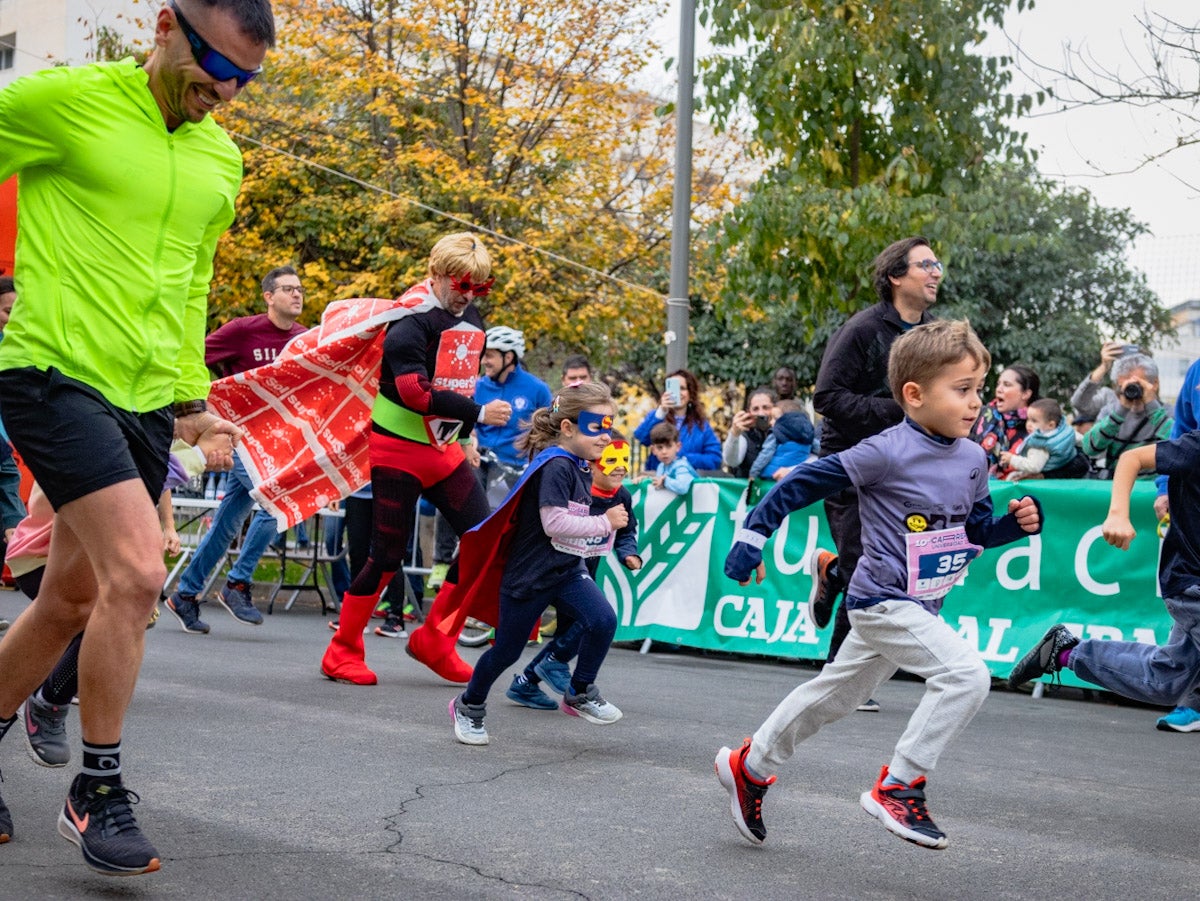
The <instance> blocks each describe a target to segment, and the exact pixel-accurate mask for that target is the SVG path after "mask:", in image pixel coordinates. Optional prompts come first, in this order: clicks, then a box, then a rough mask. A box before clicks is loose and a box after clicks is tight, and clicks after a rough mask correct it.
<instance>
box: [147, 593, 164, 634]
mask: <svg viewBox="0 0 1200 901" xmlns="http://www.w3.org/2000/svg"><path fill="white" fill-rule="evenodd" d="M159 599H160V600H161V598H159ZM158 614H159V609H158V604H155V605H154V609H153V610H151V611H150V622H148V623H146V628H147V629H153V628H154V625H155V623H157V622H158Z"/></svg>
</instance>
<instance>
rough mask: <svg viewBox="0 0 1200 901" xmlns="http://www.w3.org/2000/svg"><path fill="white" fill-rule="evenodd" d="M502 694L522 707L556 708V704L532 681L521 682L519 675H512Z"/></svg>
mask: <svg viewBox="0 0 1200 901" xmlns="http://www.w3.org/2000/svg"><path fill="white" fill-rule="evenodd" d="M504 696H505V697H506V698H508V699H509V700H510V701H516V702H517V703H518V704H520V705H521V706H522V707H532V708H533V709H534V710H556V709H558V704H557V703H555V701H554V699H553V698H552V697H550V695H548V694H546V693H545V692H544V691H542V690H541V689H540V688H538V687H537V686H536V685H534V684H533V683H532V682H523V681H521V677H520V676H519V675H518V676H513V680H512V685H510V686H508V691H506V692H505V693H504Z"/></svg>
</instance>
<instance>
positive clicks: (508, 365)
mask: <svg viewBox="0 0 1200 901" xmlns="http://www.w3.org/2000/svg"><path fill="white" fill-rule="evenodd" d="M486 338H487V343H486V345H485V349H484V351H483V359H482V364H483V378H481V379H480V380H479V381H478V382H476V383H475V403H477V404H486V403H488V402H489V401H493V400H504V401H507V402H508V403H509V404H510V405H511V406H512V418H511V419H509V420H508V422H507V423H505V424H504V425H483V424H479V425H477V426H476V427H475V440H476V442H477V443H478V445H479V453H480V467H479V476H480V480H481V482H482V483H483V486H484V489H485V490H488V502H489V503H490V504H491V506H492V507H496V506H497V505H498V504H499V503H500V501H502V500H504V496H505V495H506V494H508V490H509V488H511V487H512V486H513V485H514V484H516V480H517V479H518V478H519V477H520V475H521V473H522V472H523V471H524V470H525V465H526V463H527V462H528V460H527V459H526V458H525V455H524V454H522V453H520V452H519V451H518V450H517V449H516V440H517V436H518V435H520V434H521V432H523V431H525V430H527V429H528V428H529V420H530V417H531V416H533V411H534V410H537V409H539V408H540V407H548V406H550V400H551V396H550V387H549V386H548V385H547V384H546V383H545V382H543V381H542V380H541V379H539V378H538V377H537V376H535V375H534V374H533V373H531V372H529V370H527V369H525V368H524V367H523V366H522V365H521V362H522V360H524V358H525V333H524V332H522V331H520V330H519V329H515V328H510V327H508V326H506V325H496V326H492V327H491V328H489V329H488V330H487V336H486ZM492 461H495V462H492ZM489 486H493V487H492V488H491V490H489ZM493 494H495V495H496V496H495V497H493Z"/></svg>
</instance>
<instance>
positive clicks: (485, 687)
mask: <svg viewBox="0 0 1200 901" xmlns="http://www.w3.org/2000/svg"><path fill="white" fill-rule="evenodd" d="M550 604H554V605H555V606H556V607H558V608H559V609H560V610H561V609H563V608H566V609H568V610H570V611H571V613H572V614H574V616H575V619H576V621H577V622H578V623H579V624H580V625H581V626H583V634H582V636H581V638H580V644H579V659H578V661H576V664H575V672H574V677H575V678H576V679H577V680H578V681H581V682H585V683H587V684H591V683H593V682H595V681H596V677H597V675H599V673H600V665H601V664H602V663H604V658H605V656H606V655H607V654H608V648H609V645H611V644H612V639H613V635H615V634H616V631H617V614H616V612H615V611H614V610H613V608H612V605H611V604H610V603H609V602H608V599H607V598H606V597H605V596H604V594H603V592H601V591H600V589H599V588H598V587H597V585H596V583H595V582H593V581H592V578H591V576H589V575H587V573H582V572H580V573H572V574H571V576H570V577H569V578H567V579H566V580H564V581H563V582H561V583H559V584H558V585H557V586H556V587H555V588H553V589H551V590H549V591H545V592H539V593H538V594H537V596H535V597H514V596H512V595H509V594H506V593H505V592H504V591H503V590H501V592H500V617H499V618H500V623H499V624H498V625H497V626H496V643H495V644H494V645H492V647H490V648H489V649H488V650H487V651H486V652H485V653H484V655H483V656H482V657H480V658H479V662H478V663H476V664H475V673H474V675H472V676H471V681H470V682H469V683H467V688H466V690H465V691H464V692H463V701H464V702H466V703H467V704H483V703H484V702H485V701H486V700H487V695H488V692H489V691H490V690H491V688H492V685H493V684H494V683H495V681H496V680H497V679H499V678H500V676H501V675H502V674H503V673H504V671H505V670H506V669H508V668H509V667H510V666H512V665H513V664H514V663H516V662H517V660H519V659H520V657H521V652H522V651H523V650H525V642H526V641H527V640H528V639H529V634H530V632H532V631H533V627H534V625H535V624H536V623H538V622H540V621H541V617H542V612H543V611H544V610H545V609H546V608H547V607H548V606H550Z"/></svg>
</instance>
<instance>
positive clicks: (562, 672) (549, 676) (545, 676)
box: [533, 654, 571, 695]
mask: <svg viewBox="0 0 1200 901" xmlns="http://www.w3.org/2000/svg"><path fill="white" fill-rule="evenodd" d="M533 671H534V672H535V673H537V675H538V678H539V679H541V680H542V681H544V682H545V683H546V684H547V685H549V686H550V687H551V688H553V689H554V690H555V691H556V692H558V693H559V694H560V695H565V694H566V693H567V689H568V688H570V687H571V667H569V666H567V665H566V664H565V663H563V662H562V661H561V660H556V659H555V658H554V657H553V656H551V655H550V654H547V655H546V656H545V657H543V658H542V659H541V660H539V661H538V662H537V663H535V664H534V665H533Z"/></svg>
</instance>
